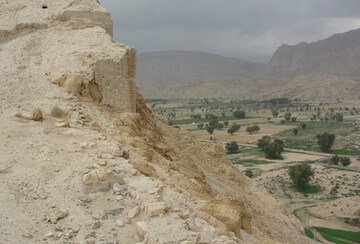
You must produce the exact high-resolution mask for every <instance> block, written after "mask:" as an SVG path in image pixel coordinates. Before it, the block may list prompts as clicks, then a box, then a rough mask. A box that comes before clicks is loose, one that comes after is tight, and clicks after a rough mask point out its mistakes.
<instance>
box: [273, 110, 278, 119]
mask: <svg viewBox="0 0 360 244" xmlns="http://www.w3.org/2000/svg"><path fill="white" fill-rule="evenodd" d="M271 114H272V116H273V117H274V118H276V117H277V116H278V115H279V112H278V111H277V110H274V109H273V110H271Z"/></svg>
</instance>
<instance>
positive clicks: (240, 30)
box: [100, 0, 360, 62]
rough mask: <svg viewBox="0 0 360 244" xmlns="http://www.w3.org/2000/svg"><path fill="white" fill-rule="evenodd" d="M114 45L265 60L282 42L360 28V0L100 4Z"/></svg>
mask: <svg viewBox="0 0 360 244" xmlns="http://www.w3.org/2000/svg"><path fill="white" fill-rule="evenodd" d="M100 2H101V3H102V4H103V5H104V6H105V7H106V8H107V9H109V11H110V12H111V15H112V18H113V20H114V32H115V34H114V38H115V40H116V41H118V42H121V43H125V44H127V45H130V46H133V47H135V48H137V50H138V52H139V53H141V52H151V51H158V50H194V51H204V52H210V53H216V54H221V55H225V56H232V57H237V58H242V59H247V60H253V61H263V62H264V61H267V60H268V59H269V58H270V56H271V55H272V54H273V53H274V51H275V50H276V48H278V47H279V46H280V45H281V44H283V43H286V44H297V43H299V42H301V41H306V42H311V41H317V40H319V39H323V38H326V37H328V36H330V35H332V34H335V33H338V32H345V31H348V30H351V29H355V28H360V1H359V0H301V1H299V0H271V1H270V0H241V1H239V0H192V1H191V0H152V1H149V0H121V1H119V0H100Z"/></svg>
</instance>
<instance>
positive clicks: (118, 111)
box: [0, 0, 311, 244]
mask: <svg viewBox="0 0 360 244" xmlns="http://www.w3.org/2000/svg"><path fill="white" fill-rule="evenodd" d="M0 23H1V25H0V29H1V31H0V54H1V62H0V70H1V73H0V81H1V89H0V94H1V99H0V108H1V111H2V113H1V115H0V116H1V117H0V121H1V126H2V128H3V130H2V131H1V134H0V144H1V145H2V146H3V148H5V150H2V151H1V152H0V159H1V160H0V184H1V188H2V189H3V191H1V192H0V206H1V207H0V212H1V215H0V220H1V223H2V224H1V226H0V239H1V240H3V241H4V242H8V243H11V242H13V243H25V242H28V243H39V242H54V241H59V242H63V241H69V240H71V241H73V242H87V241H89V242H90V243H91V241H95V240H96V242H100V243H102V242H116V241H119V242H121V243H136V242H140V241H143V242H145V243H183V244H185V243H228V244H230V243H311V240H309V239H308V238H307V237H305V236H304V235H303V233H302V228H303V227H302V226H301V225H300V224H299V222H298V221H297V220H296V219H295V218H294V217H292V216H290V215H288V214H287V213H286V212H285V210H284V208H283V207H282V206H280V205H279V203H277V202H276V201H275V200H274V199H273V198H272V197H271V196H270V195H269V194H268V193H267V192H266V191H265V190H264V189H263V188H262V187H260V186H258V185H257V184H256V183H255V182H253V181H252V180H251V179H248V178H247V177H245V176H243V175H242V174H241V172H239V171H238V170H237V169H236V168H235V167H233V166H232V165H231V163H230V162H229V161H228V160H227V158H226V155H225V154H224V151H223V148H222V147H221V146H219V145H211V144H202V143H200V142H198V141H197V140H196V139H195V138H194V137H193V136H192V135H190V134H189V133H188V132H185V131H182V130H178V129H175V128H172V127H169V126H168V125H167V123H166V121H164V120H163V119H162V118H160V117H159V116H157V115H156V114H154V113H153V112H152V111H151V110H150V109H148V108H147V106H146V102H145V100H144V99H143V98H142V96H141V95H140V94H139V93H137V91H136V86H135V69H136V52H135V50H134V49H133V48H130V47H127V46H124V45H122V44H118V43H115V42H114V41H113V40H112V20H111V18H110V15H109V13H108V12H107V11H106V10H105V9H104V8H102V7H101V5H100V4H99V3H98V2H97V1H96V0H76V1H70V0H64V1H47V2H46V5H44V2H43V1H37V0H25V1H20V0H18V1H1V2H0Z"/></svg>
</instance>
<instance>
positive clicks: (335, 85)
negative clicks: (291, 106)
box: [254, 75, 360, 100]
mask: <svg viewBox="0 0 360 244" xmlns="http://www.w3.org/2000/svg"><path fill="white" fill-rule="evenodd" d="M273 97H287V98H290V99H294V98H298V99H301V100H314V99H317V100H336V99H343V98H345V99H359V98H360V82H359V81H355V80H353V79H349V78H345V77H339V76H331V75H309V76H306V75H303V76H297V77H295V78H293V79H291V80H290V82H288V83H287V84H284V85H279V86H274V87H272V88H269V89H267V90H264V91H263V92H262V93H260V94H258V95H254V98H259V99H268V98H273Z"/></svg>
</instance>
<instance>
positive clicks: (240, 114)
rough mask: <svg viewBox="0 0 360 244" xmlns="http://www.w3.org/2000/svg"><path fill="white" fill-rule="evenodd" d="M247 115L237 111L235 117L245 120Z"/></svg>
mask: <svg viewBox="0 0 360 244" xmlns="http://www.w3.org/2000/svg"><path fill="white" fill-rule="evenodd" d="M245 115H246V113H245V112H244V111H242V110H237V111H235V112H234V117H235V118H238V119H243V118H245Z"/></svg>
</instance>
